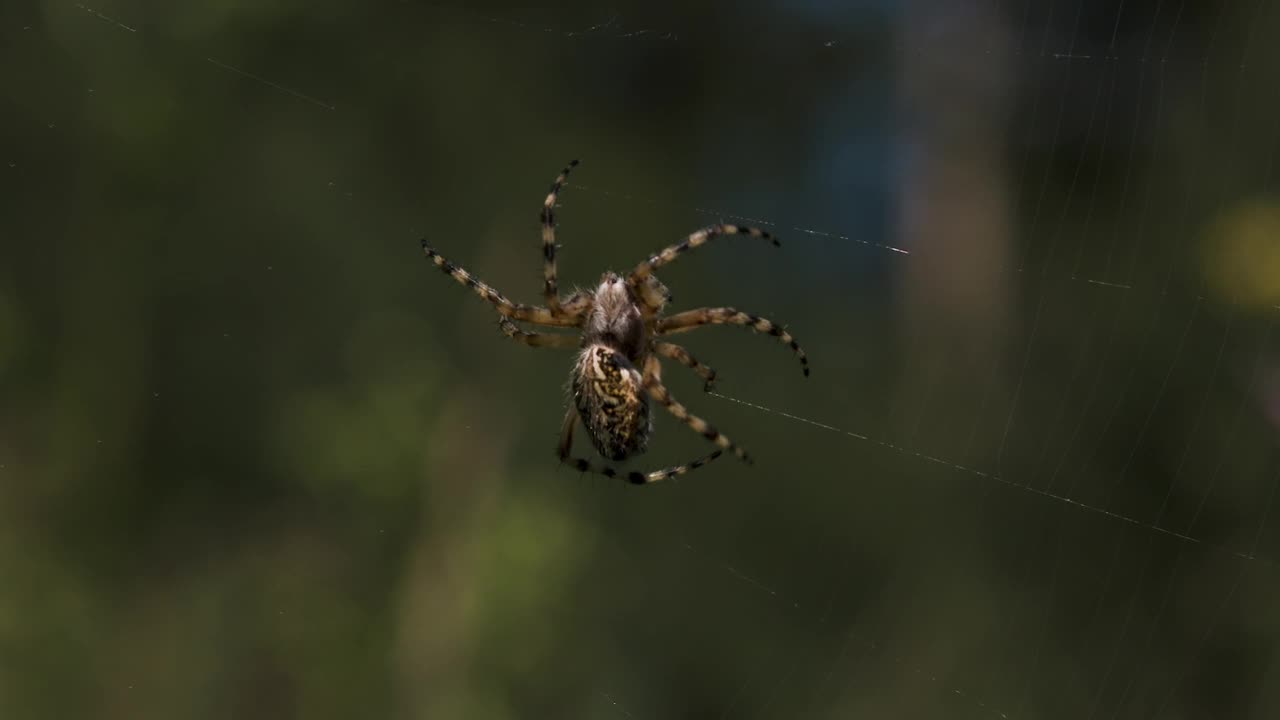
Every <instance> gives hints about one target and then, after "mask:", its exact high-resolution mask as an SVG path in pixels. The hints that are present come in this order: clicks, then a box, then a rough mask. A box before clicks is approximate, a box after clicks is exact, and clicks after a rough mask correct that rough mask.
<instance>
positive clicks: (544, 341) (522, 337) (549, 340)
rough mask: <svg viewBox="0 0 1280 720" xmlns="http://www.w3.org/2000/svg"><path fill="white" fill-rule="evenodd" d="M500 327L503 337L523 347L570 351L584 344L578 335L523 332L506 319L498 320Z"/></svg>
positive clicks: (500, 318)
mask: <svg viewBox="0 0 1280 720" xmlns="http://www.w3.org/2000/svg"><path fill="white" fill-rule="evenodd" d="M498 327H499V328H501V329H502V334H503V335H506V336H507V337H509V338H511V339H512V340H515V341H516V342H518V343H520V344H521V345H528V346H529V347H544V348H558V349H561V350H569V349H574V348H577V347H578V346H579V345H581V344H582V342H581V340H580V339H579V338H578V336H577V335H556V334H554V333H537V332H529V331H528V330H521V329H520V328H519V327H518V326H517V325H516V324H515V323H513V322H511V321H510V320H508V319H506V318H504V317H499V318H498Z"/></svg>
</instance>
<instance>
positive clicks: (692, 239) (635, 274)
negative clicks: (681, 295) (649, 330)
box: [627, 224, 782, 312]
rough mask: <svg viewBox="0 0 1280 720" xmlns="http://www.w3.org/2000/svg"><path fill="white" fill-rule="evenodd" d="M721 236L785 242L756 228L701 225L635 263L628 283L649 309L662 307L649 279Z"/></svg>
mask: <svg viewBox="0 0 1280 720" xmlns="http://www.w3.org/2000/svg"><path fill="white" fill-rule="evenodd" d="M720 235H750V236H751V237H758V238H763V239H765V240H768V241H769V242H771V243H773V245H774V246H775V247H777V246H781V245H782V243H780V242H778V239H777V238H776V237H774V236H773V235H771V234H769V233H768V232H766V231H764V230H761V229H760V228H754V227H742V226H740V225H729V224H720V225H712V226H710V227H705V228H702V229H701V230H698V231H696V232H694V233H692V234H690V235H689V237H687V238H685V239H684V240H683V241H681V242H678V243H676V244H675V245H671V246H669V247H667V248H665V249H663V250H662V251H661V252H659V253H658V254H656V255H654V256H652V257H650V258H649V259H648V260H645V261H644V262H642V263H640V264H639V265H637V266H636V268H635V269H634V270H632V271H631V274H630V275H629V276H627V285H628V286H629V287H630V288H631V292H632V293H634V294H635V295H636V296H637V297H638V298H640V300H641V302H643V303H644V304H645V305H646V306H647V308H648V309H649V311H650V312H656V311H657V310H658V309H659V308H661V307H662V303H660V302H658V292H657V291H656V289H655V288H653V287H652V286H650V284H649V282H648V278H649V277H651V276H652V275H653V271H654V270H657V269H658V268H660V267H662V266H663V265H666V264H668V263H670V262H671V261H673V260H675V259H676V258H678V257H680V256H681V255H683V254H684V253H686V252H688V251H690V250H692V249H694V248H696V247H698V246H699V245H704V244H706V242H707V241H708V240H710V239H711V238H713V237H717V236H720Z"/></svg>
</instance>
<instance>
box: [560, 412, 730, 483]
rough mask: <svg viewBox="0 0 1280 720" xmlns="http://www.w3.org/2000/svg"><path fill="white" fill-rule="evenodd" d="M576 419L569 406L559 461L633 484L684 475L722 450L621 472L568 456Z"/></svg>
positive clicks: (716, 455)
mask: <svg viewBox="0 0 1280 720" xmlns="http://www.w3.org/2000/svg"><path fill="white" fill-rule="evenodd" d="M577 419H578V418H577V415H576V411H575V409H574V408H572V407H571V408H569V410H568V412H566V413H565V416H564V424H563V425H562V426H561V428H560V446H559V448H557V450H556V455H557V456H559V458H560V462H562V463H564V464H565V465H568V466H569V467H572V468H573V469H575V470H577V471H578V472H590V473H596V474H597V475H604V476H605V477H610V478H622V479H624V480H626V481H627V482H629V483H631V484H633V485H644V484H647V483H651V482H657V481H658V480H669V479H671V478H673V477H676V476H677V475H684V474H685V473H687V472H689V471H690V470H696V469H698V468H700V467H702V466H703V465H706V464H707V463H709V462H711V461H712V460H715V459H716V458H718V457H720V454H721V453H723V452H724V451H723V450H721V449H719V448H717V449H716V450H715V451H714V452H712V453H710V454H708V455H703V456H702V457H700V458H698V459H697V460H694V461H693V462H688V463H684V464H682V465H672V466H671V467H665V468H663V469H661V470H654V471H653V472H647V473H642V472H638V471H634V470H633V471H631V472H622V471H620V470H616V469H614V468H612V467H609V466H608V465H601V464H598V463H594V462H591V461H590V460H586V459H584V458H575V457H570V456H569V451H570V450H571V449H572V448H573V430H574V427H575V425H576V424H577Z"/></svg>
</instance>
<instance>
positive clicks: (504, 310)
mask: <svg viewBox="0 0 1280 720" xmlns="http://www.w3.org/2000/svg"><path fill="white" fill-rule="evenodd" d="M422 251H423V252H424V253H426V254H427V258H428V259H430V260H431V262H433V263H435V264H436V267H438V268H440V269H441V270H442V271H444V273H445V274H446V275H448V276H449V277H451V278H453V279H454V280H457V281H458V282H459V283H460V284H462V285H465V286H466V287H469V288H471V289H472V290H474V291H475V293H476V294H477V295H479V296H480V297H481V298H482V299H484V300H485V301H486V302H488V303H490V304H492V305H493V306H494V308H495V309H496V310H497V311H498V314H499V315H502V316H503V317H505V318H510V319H512V320H520V321H523V322H531V323H537V324H539V325H551V326H553V327H574V326H576V325H578V324H579V323H580V322H581V320H580V318H578V317H576V316H559V315H556V314H555V313H552V312H551V311H550V310H549V309H547V308H544V307H540V306H538V305H522V304H519V303H513V302H511V301H510V300H508V299H507V298H505V297H503V295H502V293H500V292H498V291H497V290H494V289H493V288H492V287H489V286H488V285H486V284H484V283H483V282H480V281H479V280H477V279H476V278H475V277H474V276H472V275H471V273H469V272H467V271H466V270H463V269H462V268H461V267H458V266H457V265H454V264H453V263H451V262H449V261H448V260H447V259H445V257H444V256H443V255H441V254H440V253H438V252H436V251H435V250H433V249H432V248H431V247H430V246H429V245H427V241H426V240H425V239H424V240H423V241H422Z"/></svg>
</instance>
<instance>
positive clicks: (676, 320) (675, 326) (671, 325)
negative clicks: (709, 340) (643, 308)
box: [654, 307, 809, 377]
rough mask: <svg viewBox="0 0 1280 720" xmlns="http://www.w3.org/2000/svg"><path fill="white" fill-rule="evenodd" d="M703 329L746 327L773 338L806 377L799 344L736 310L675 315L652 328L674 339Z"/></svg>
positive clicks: (775, 326) (772, 325) (806, 367)
mask: <svg viewBox="0 0 1280 720" xmlns="http://www.w3.org/2000/svg"><path fill="white" fill-rule="evenodd" d="M703 325H740V326H742V327H749V328H751V329H752V330H754V331H756V332H758V333H760V334H762V335H772V336H773V337H776V338H778V342H781V343H784V344H786V345H787V346H788V347H790V348H791V351H792V352H793V353H795V355H796V358H797V359H799V360H800V367H801V369H803V370H804V376H805V377H809V356H808V355H806V354H805V352H804V350H803V349H801V348H800V343H798V342H796V339H795V338H794V337H792V336H791V333H789V332H787V331H786V330H784V329H783V327H782V326H781V325H779V324H777V323H775V322H774V321H772V320H770V319H768V318H763V317H760V316H759V315H752V314H751V313H745V312H742V311H741V310H737V309H735V308H731V307H718V308H698V309H696V310H686V311H685V312H682V313H676V314H675V315H671V316H668V317H665V318H662V319H661V320H659V321H658V322H657V324H656V325H655V326H654V335H675V334H676V333H682V332H689V331H690V330H696V329H698V328H700V327H702V326H703Z"/></svg>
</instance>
